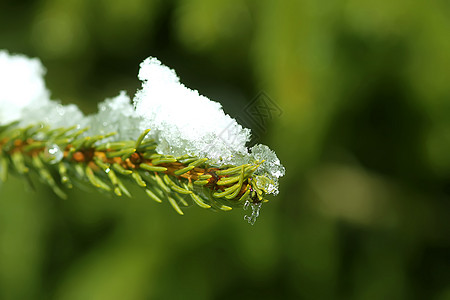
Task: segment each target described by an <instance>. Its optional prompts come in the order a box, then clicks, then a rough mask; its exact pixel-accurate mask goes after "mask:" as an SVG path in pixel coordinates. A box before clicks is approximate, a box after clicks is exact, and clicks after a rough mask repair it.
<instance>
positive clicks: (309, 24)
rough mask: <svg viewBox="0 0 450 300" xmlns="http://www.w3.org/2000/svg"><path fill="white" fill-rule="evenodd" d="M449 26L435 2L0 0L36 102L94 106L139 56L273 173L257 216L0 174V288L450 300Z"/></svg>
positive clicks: (126, 294)
mask: <svg viewBox="0 0 450 300" xmlns="http://www.w3.org/2000/svg"><path fill="white" fill-rule="evenodd" d="M449 33H450V2H449V1H446V0H441V1H426V0H417V1H392V0H377V1H374V0H369V1H357V0H346V1H313V0H303V1H287V0H286V1H269V0H263V1H256V0H228V1H225V0H218V1H207V0H186V1H181V0H180V1H173V0H172V1H162V0H160V1H146V0H127V1H120V0H108V1H107V0H95V1H93V0H65V1H62V0H40V1H31V0H28V1H17V0H1V1H0V49H2V48H3V49H8V50H9V51H10V52H15V53H24V54H26V55H28V56H31V57H39V58H40V59H41V60H42V62H43V64H44V65H45V66H46V68H47V75H46V80H47V86H48V88H49V89H50V90H51V91H52V98H53V99H61V101H62V102H63V103H65V104H68V103H76V104H78V105H79V106H80V107H81V109H82V110H83V111H84V112H85V113H92V112H94V111H96V109H97V102H100V101H102V100H103V99H105V98H106V97H112V96H115V95H117V94H118V92H119V91H120V90H126V91H127V92H128V94H129V95H134V93H135V91H136V89H137V88H139V85H140V83H139V81H138V80H137V78H136V75H137V72H138V69H139V63H140V62H141V61H142V60H143V59H144V58H146V57H148V56H150V55H151V56H156V57H158V58H159V59H161V60H162V62H163V63H164V64H166V65H168V66H170V67H172V68H174V69H176V71H177V73H178V74H179V76H180V77H181V80H182V81H183V82H184V83H185V84H186V85H187V86H189V87H191V88H194V89H198V90H199V91H200V92H201V93H202V94H204V95H206V96H208V97H210V98H211V99H214V100H216V101H219V102H221V103H222V104H223V106H224V109H225V111H226V112H227V113H229V114H231V115H232V116H234V117H236V118H239V119H240V120H241V121H242V122H243V123H245V124H246V125H247V124H249V125H247V126H251V127H253V129H254V130H255V132H256V133H257V138H256V140H257V141H258V142H260V143H264V144H268V145H269V146H270V147H271V148H272V149H274V150H275V151H276V152H277V154H278V156H279V158H280V159H281V161H282V162H283V164H284V165H285V166H286V169H287V173H286V176H285V177H284V178H282V179H281V186H280V190H281V192H280V195H279V196H278V197H275V198H272V199H271V201H270V202H269V203H268V204H267V205H264V206H263V208H262V212H261V216H260V218H259V219H258V221H257V222H256V224H255V225H254V226H250V225H249V224H247V223H246V222H245V221H244V220H243V216H244V212H243V211H239V210H233V211H232V212H230V213H214V212H210V211H206V210H203V209H200V208H197V207H192V208H189V209H187V210H185V216H183V217H180V216H178V215H177V214H176V213H175V212H174V211H173V210H172V209H171V208H170V205H168V204H167V203H165V204H163V205H161V206H158V204H156V203H154V202H152V200H150V199H149V198H147V197H146V196H145V195H144V193H142V192H141V191H139V190H136V191H133V192H134V194H136V195H138V196H136V197H135V198H133V199H125V198H124V199H122V198H117V197H109V196H105V195H104V194H99V193H96V192H90V191H84V190H81V189H78V190H73V191H71V192H70V193H69V200H67V201H63V200H60V199H58V198H56V197H55V195H54V194H53V193H52V192H51V191H50V190H49V189H48V188H47V187H45V186H43V185H41V184H39V183H36V191H30V190H27V188H26V185H25V184H24V182H23V180H22V179H20V178H17V177H11V178H10V179H9V181H8V182H7V183H6V184H3V186H2V187H1V190H0V299H230V298H233V299H450V226H449V220H450V37H449ZM261 91H264V92H265V93H266V95H268V96H269V97H270V99H271V101H273V102H274V103H275V104H276V105H277V107H278V108H279V109H281V111H282V113H281V115H270V116H268V117H267V118H266V119H265V120H264V124H263V126H262V128H261V127H258V125H261V124H256V125H255V124H253V123H252V122H250V121H251V120H250V119H249V116H248V114H246V113H245V110H244V108H245V107H246V106H247V105H248V104H249V103H252V101H254V99H255V97H257V95H258V94H259V93H260V92H261ZM193 118H194V119H195V118H198V120H199V121H201V115H199V116H193Z"/></svg>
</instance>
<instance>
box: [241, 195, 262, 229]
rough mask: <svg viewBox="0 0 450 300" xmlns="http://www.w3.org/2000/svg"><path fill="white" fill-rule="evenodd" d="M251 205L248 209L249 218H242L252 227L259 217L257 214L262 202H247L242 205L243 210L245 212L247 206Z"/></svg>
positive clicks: (246, 216)
mask: <svg viewBox="0 0 450 300" xmlns="http://www.w3.org/2000/svg"><path fill="white" fill-rule="evenodd" d="M249 205H251V206H250V207H251V208H252V214H251V215H250V216H248V215H245V216H244V220H246V221H247V222H248V223H249V224H251V225H254V224H255V222H256V219H257V218H258V216H259V212H260V210H261V206H262V202H259V203H251V204H250V202H249V201H248V200H247V201H246V202H245V204H244V210H246V209H247V208H248V206H249Z"/></svg>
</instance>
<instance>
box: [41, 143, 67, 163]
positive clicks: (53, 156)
mask: <svg viewBox="0 0 450 300" xmlns="http://www.w3.org/2000/svg"><path fill="white" fill-rule="evenodd" d="M44 156H45V158H47V160H48V162H49V163H51V164H56V163H58V162H60V161H61V160H62V159H63V157H64V153H63V152H62V151H61V149H60V148H59V146H58V145H56V144H51V145H49V146H47V147H46V148H45V154H44Z"/></svg>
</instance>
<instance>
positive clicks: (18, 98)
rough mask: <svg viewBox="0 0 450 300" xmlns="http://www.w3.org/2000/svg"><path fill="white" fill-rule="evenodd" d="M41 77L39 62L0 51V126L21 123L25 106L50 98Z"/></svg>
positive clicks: (42, 71) (41, 71)
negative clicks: (15, 122) (19, 121)
mask: <svg viewBox="0 0 450 300" xmlns="http://www.w3.org/2000/svg"><path fill="white" fill-rule="evenodd" d="M44 74H45V69H44V67H43V66H42V64H41V62H40V61H39V60H38V59H36V58H31V59H30V58H27V57H26V56H24V55H10V54H9V53H8V52H7V51H5V50H0V125H4V124H8V123H10V122H14V121H18V120H20V119H21V118H22V110H23V109H24V108H25V107H27V106H29V105H30V104H31V103H38V102H41V101H46V100H48V99H49V95H50V93H49V91H48V90H47V89H46V87H45V82H44V78H43V76H44Z"/></svg>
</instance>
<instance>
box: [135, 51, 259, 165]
mask: <svg viewBox="0 0 450 300" xmlns="http://www.w3.org/2000/svg"><path fill="white" fill-rule="evenodd" d="M139 79H140V80H142V89H141V90H139V91H138V92H137V93H136V96H135V98H134V105H135V107H136V113H137V115H138V116H141V117H142V118H143V121H142V122H141V127H140V128H141V130H145V129H147V128H151V129H152V132H151V134H152V135H153V136H154V137H155V138H156V139H157V140H158V141H159V146H158V148H157V149H156V150H157V151H158V152H160V153H162V154H168V155H174V156H181V155H183V154H186V153H187V154H190V155H193V156H199V157H207V158H209V159H210V160H211V162H214V163H218V164H226V163H229V162H230V159H231V158H232V157H233V156H236V155H246V154H247V148H246V147H245V144H246V142H248V141H249V139H250V130H249V129H246V128H243V127H242V126H241V125H239V124H238V123H237V122H236V120H234V119H233V118H231V117H230V116H229V115H227V114H225V113H224V112H223V110H222V106H221V105H220V103H218V102H214V101H211V100H209V99H208V98H207V97H205V96H202V95H200V94H199V93H198V91H196V90H191V89H189V88H187V87H186V86H184V85H183V84H182V83H180V79H179V78H178V77H177V75H176V73H175V71H174V70H172V69H170V68H168V67H166V66H164V65H162V64H161V62H160V61H159V60H157V59H156V58H152V57H150V58H147V59H146V60H144V61H143V62H142V63H141V68H140V71H139Z"/></svg>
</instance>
